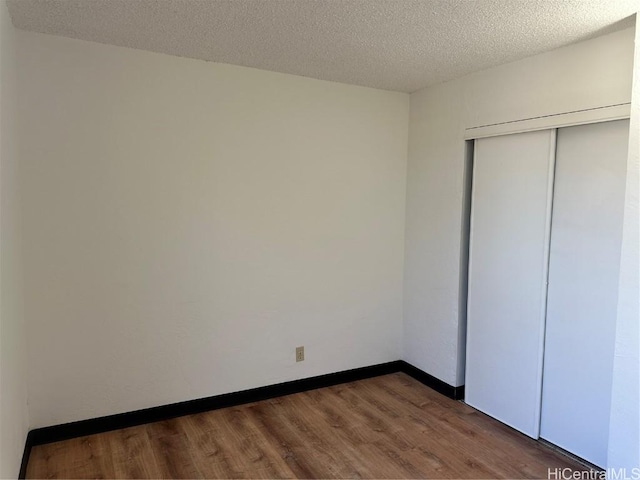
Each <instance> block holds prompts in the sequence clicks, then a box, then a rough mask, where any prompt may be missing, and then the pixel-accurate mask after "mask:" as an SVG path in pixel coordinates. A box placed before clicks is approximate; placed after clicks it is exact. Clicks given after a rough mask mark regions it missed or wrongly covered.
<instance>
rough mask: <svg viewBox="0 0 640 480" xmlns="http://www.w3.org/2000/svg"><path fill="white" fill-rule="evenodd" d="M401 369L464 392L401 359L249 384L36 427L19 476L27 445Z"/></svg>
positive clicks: (450, 392)
mask: <svg viewBox="0 0 640 480" xmlns="http://www.w3.org/2000/svg"><path fill="white" fill-rule="evenodd" d="M396 372H404V373H406V374H408V375H410V376H411V377H413V378H415V379H416V380H418V381H419V382H421V383H424V384H425V385H427V386H428V387H431V388H433V389H434V390H435V391H437V392H439V393H442V394H443V395H446V396H447V397H450V398H453V399H454V400H459V399H461V398H463V396H464V386H462V387H452V386H451V385H449V384H447V383H445V382H443V381H441V380H438V379H437V378H435V377H433V376H431V375H429V374H428V373H426V372H423V371H422V370H420V369H419V368H416V367H414V366H413V365H410V364H409V363H407V362H405V361H403V360H396V361H393V362H388V363H381V364H378V365H371V366H368V367H362V368H355V369H353V370H344V371H342V372H336V373H329V374H326V375H319V376H317V377H311V378H303V379H301V380H293V381H291V382H284V383H278V384H275V385H269V386H266V387H258V388H252V389H249V390H243V391H241V392H233V393H225V394H223V395H216V396H214V397H206V398H198V399H196V400H188V401H186V402H179V403H173V404H170V405H162V406H159V407H152V408H145V409H143V410H136V411H133V412H126V413H118V414H116V415H108V416H106V417H99V418H91V419H88V420H80V421H78V422H71V423H65V424H62V425H53V426H51V427H43V428H36V429H34V430H31V431H30V432H29V434H28V435H27V441H26V443H25V448H24V455H23V458H22V465H21V468H20V478H25V475H26V469H27V463H28V462H29V454H30V453H31V448H32V447H33V446H36V445H43V444H45V443H52V442H58V441H61V440H68V439H70V438H77V437H83V436H85V435H93V434H96V433H102V432H108V431H111V430H119V429H121V428H127V427H134V426H136V425H143V424H146V423H152V422H158V421H161V420H167V419H170V418H176V417H181V416H184V415H192V414H195V413H201V412H207V411H210V410H217V409H219V408H226V407H234V406H237V405H242V404H245V403H251V402H258V401H260V400H268V399H270V398H275V397H281V396H283V395H291V394H293V393H300V392H305V391H308V390H314V389H316V388H324V387H330V386H333V385H339V384H341V383H347V382H355V381H357V380H364V379H365V378H371V377H378V376H380V375H387V374H389V373H396Z"/></svg>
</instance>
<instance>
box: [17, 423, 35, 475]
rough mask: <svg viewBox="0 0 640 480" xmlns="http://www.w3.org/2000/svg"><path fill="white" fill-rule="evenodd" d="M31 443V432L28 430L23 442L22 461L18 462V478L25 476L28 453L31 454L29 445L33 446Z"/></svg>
mask: <svg viewBox="0 0 640 480" xmlns="http://www.w3.org/2000/svg"><path fill="white" fill-rule="evenodd" d="M33 445H34V444H33V434H32V432H29V433H27V439H26V440H25V442H24V452H23V453H22V462H20V473H19V474H18V478H27V464H28V463H29V455H31V447H33Z"/></svg>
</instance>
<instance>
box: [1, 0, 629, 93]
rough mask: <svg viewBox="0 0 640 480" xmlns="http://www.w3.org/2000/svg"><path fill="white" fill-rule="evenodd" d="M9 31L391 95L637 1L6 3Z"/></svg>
mask: <svg viewBox="0 0 640 480" xmlns="http://www.w3.org/2000/svg"><path fill="white" fill-rule="evenodd" d="M7 3H8V6H9V11H10V13H11V17H12V20H13V23H14V25H15V26H16V27H17V28H21V29H24V30H30V31H34V32H40V33H47V34H52V35H61V36H65V37H71V38H77V39H82V40H90V41H95V42H101V43H107V44H113V45H119V46H124V47H131V48H137V49H142V50H150V51H153V52H160V53H166V54H170V55H178V56H182V57H190V58H197V59H202V60H209V61H214V62H222V63H230V64H234V65H243V66H248V67H255V68H260V69H264V70H272V71H277V72H282V73H289V74H294V75H302V76H306V77H312V78H318V79H323V80H331V81H336V82H342V83H350V84H356V85H363V86H368V87H374V88H381V89H387V90H396V91H400V92H413V91H416V90H419V89H421V88H423V87H426V86H430V85H433V84H436V83H439V82H442V81H446V80H449V79H452V78H455V77H459V76H462V75H465V74H467V73H470V72H473V71H478V70H482V69H485V68H488V67H491V66H494V65H498V64H501V63H505V62H509V61H512V60H516V59H520V58H523V57H526V56H529V55H534V54H537V53H540V52H543V51H547V50H551V49H554V48H558V47H560V46H563V45H567V44H570V43H573V42H577V41H581V40H585V39H587V38H590V37H594V36H596V35H601V34H603V33H608V32H610V31H614V30H618V29H622V28H624V27H628V26H630V25H632V22H633V20H632V18H629V16H630V15H632V14H633V13H635V12H636V11H638V9H639V8H640V0H616V1H612V0H215V1H213V0H135V1H133V0H108V1H105V0H8V2H7Z"/></svg>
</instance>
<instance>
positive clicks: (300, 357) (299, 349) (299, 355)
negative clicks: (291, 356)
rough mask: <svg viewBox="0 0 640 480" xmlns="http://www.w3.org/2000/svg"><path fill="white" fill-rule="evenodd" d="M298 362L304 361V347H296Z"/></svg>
mask: <svg viewBox="0 0 640 480" xmlns="http://www.w3.org/2000/svg"><path fill="white" fill-rule="evenodd" d="M296 362H304V347H296Z"/></svg>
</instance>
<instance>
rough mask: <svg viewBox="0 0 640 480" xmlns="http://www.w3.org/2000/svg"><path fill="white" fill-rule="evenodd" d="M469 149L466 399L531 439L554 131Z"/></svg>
mask: <svg viewBox="0 0 640 480" xmlns="http://www.w3.org/2000/svg"><path fill="white" fill-rule="evenodd" d="M474 152H475V153H474V169H473V191H472V206H471V227H470V252H469V293H468V305H467V365H466V385H465V399H466V402H467V403H468V404H470V405H471V406H473V407H475V408H477V409H478V410H481V411H483V412H485V413H487V414H489V415H491V416H493V417H495V418H497V419H498V420H501V421H502V422H504V423H506V424H508V425H510V426H512V427H514V428H516V429H517V430H520V431H521V432H523V433H526V434H527V435H529V436H531V437H534V438H537V437H538V431H539V425H540V394H541V392H540V390H541V375H542V346H543V336H544V315H545V302H546V280H547V263H548V245H549V240H548V237H549V225H550V208H551V194H552V185H553V163H554V162H553V158H554V152H555V131H554V130H547V131H539V132H530V133H522V134H514V135H505V136H501V137H492V138H484V139H480V140H477V141H476V144H475V150H474Z"/></svg>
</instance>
